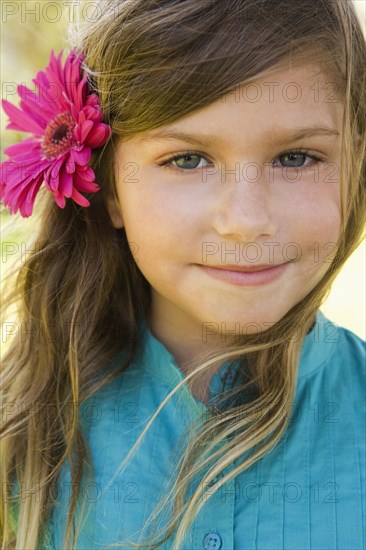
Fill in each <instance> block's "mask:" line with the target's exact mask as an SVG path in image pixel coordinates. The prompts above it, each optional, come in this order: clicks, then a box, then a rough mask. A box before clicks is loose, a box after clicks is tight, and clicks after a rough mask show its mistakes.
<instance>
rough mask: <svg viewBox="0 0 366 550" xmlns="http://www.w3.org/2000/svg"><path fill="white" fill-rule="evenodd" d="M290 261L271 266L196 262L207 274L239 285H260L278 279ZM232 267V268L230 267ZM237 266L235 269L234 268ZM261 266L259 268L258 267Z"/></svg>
mask: <svg viewBox="0 0 366 550" xmlns="http://www.w3.org/2000/svg"><path fill="white" fill-rule="evenodd" d="M288 263H289V262H286V263H283V264H278V265H275V266H273V265H270V266H265V265H261V266H225V268H223V267H222V266H220V267H217V266H206V265H202V264H196V265H197V266H198V267H199V268H200V269H201V270H203V271H205V273H207V275H210V276H211V277H214V278H215V279H219V280H222V281H226V282H229V283H231V284H234V285H238V286H259V285H264V284H268V283H271V282H272V281H275V280H276V279H278V278H279V277H280V276H281V275H282V273H283V272H284V271H285V270H286V267H287V266H288ZM228 268H230V269H228ZM234 268H235V269H234ZM258 268H259V269H258Z"/></svg>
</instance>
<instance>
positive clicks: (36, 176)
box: [0, 48, 111, 218]
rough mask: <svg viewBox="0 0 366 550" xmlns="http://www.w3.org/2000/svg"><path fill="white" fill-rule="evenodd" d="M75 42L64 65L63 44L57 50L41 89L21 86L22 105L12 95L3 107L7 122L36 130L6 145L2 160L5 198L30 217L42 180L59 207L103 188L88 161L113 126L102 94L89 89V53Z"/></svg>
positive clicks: (0, 184) (0, 183)
mask: <svg viewBox="0 0 366 550" xmlns="http://www.w3.org/2000/svg"><path fill="white" fill-rule="evenodd" d="M75 50H76V48H73V49H72V51H71V52H70V54H69V55H68V57H67V59H66V62H65V66H64V67H62V63H61V56H62V53H63V50H61V52H60V54H59V55H58V57H57V58H55V55H54V52H53V50H52V51H51V58H50V63H49V65H48V67H47V68H46V69H45V72H43V71H39V72H38V74H37V77H36V78H34V79H33V82H34V84H35V86H36V88H37V93H34V92H32V91H31V90H30V89H29V88H27V87H26V86H24V85H22V84H20V85H18V86H17V91H18V94H19V96H20V98H21V101H20V108H19V109H18V108H17V107H15V106H14V105H12V104H11V103H10V102H9V101H7V100H2V107H3V109H4V111H5V113H6V114H7V115H8V117H9V121H10V122H9V124H8V125H7V128H9V129H13V130H20V131H23V132H31V133H32V134H33V135H32V137H29V138H27V139H24V140H23V141H22V142H20V143H17V144H15V145H11V146H10V147H7V148H6V149H5V151H4V152H5V153H6V154H7V155H8V156H9V157H10V158H9V159H7V160H6V161H4V162H3V163H1V164H0V199H1V200H2V201H3V202H4V204H5V205H6V206H8V207H9V211H10V213H11V214H13V213H15V212H17V211H18V210H19V211H20V214H21V215H22V216H23V217H25V218H27V217H29V216H30V215H31V214H32V210H33V205H34V201H35V198H36V196H37V193H38V191H39V188H40V186H41V185H42V182H43V181H44V183H45V186H46V187H47V189H48V190H49V191H51V193H53V196H54V199H55V201H56V203H57V204H58V206H60V208H65V204H66V200H65V199H66V198H71V199H72V200H73V201H75V202H76V203H77V204H79V205H81V206H89V205H90V202H89V201H88V200H87V199H86V198H85V197H84V196H83V195H82V194H81V192H88V193H90V192H94V191H98V190H99V189H100V187H99V186H98V185H97V183H95V182H94V179H95V174H94V172H93V170H92V169H91V167H90V166H88V162H89V160H90V157H91V151H92V149H95V148H97V147H101V146H102V145H104V144H105V142H106V141H107V140H108V138H109V137H110V134H111V128H110V126H108V125H107V124H103V122H102V119H103V116H102V113H101V111H100V106H99V98H98V96H97V95H96V94H90V91H89V87H88V82H87V75H86V74H84V75H81V69H80V67H81V63H82V61H83V60H84V58H85V55H84V54H82V53H81V54H79V55H77V54H76V51H75Z"/></svg>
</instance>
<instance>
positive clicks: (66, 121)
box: [42, 111, 76, 158]
mask: <svg viewBox="0 0 366 550" xmlns="http://www.w3.org/2000/svg"><path fill="white" fill-rule="evenodd" d="M74 128H75V121H74V119H73V117H72V115H71V113H69V112H68V111H65V112H64V113H60V114H59V115H57V116H55V118H54V119H53V120H51V122H50V123H49V124H48V126H47V128H46V130H45V132H44V137H43V142H42V150H43V152H44V154H45V155H46V157H47V158H53V157H57V156H58V155H60V154H61V153H64V152H65V151H68V150H70V149H71V148H72V147H74V146H75V145H76V140H75V138H74V136H73V130H74Z"/></svg>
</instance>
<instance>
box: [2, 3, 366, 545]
mask: <svg viewBox="0 0 366 550" xmlns="http://www.w3.org/2000/svg"><path fill="white" fill-rule="evenodd" d="M94 4H96V2H94ZM97 13H98V17H97V18H96V19H95V21H93V22H91V21H89V22H88V24H87V25H86V26H85V25H81V24H80V25H77V26H76V27H75V29H73V30H72V32H71V34H70V43H71V45H72V46H75V45H76V46H77V47H78V48H79V50H80V51H83V52H84V53H85V54H86V58H85V62H84V68H85V70H86V71H87V72H88V74H89V80H90V85H91V86H92V87H93V88H94V89H95V90H96V91H97V93H98V94H99V97H100V101H101V108H102V112H103V113H104V117H105V120H106V121H107V122H108V123H109V124H110V125H111V126H112V129H113V137H112V139H111V140H110V142H109V143H108V144H107V146H106V147H104V148H103V149H102V150H98V151H95V152H94V154H93V157H92V160H91V164H92V167H93V169H94V170H95V173H96V181H97V182H98V183H99V184H100V186H101V190H100V191H99V192H98V193H95V194H94V195H93V196H90V197H88V198H89V199H90V201H91V205H90V207H88V208H82V207H79V206H78V205H75V203H71V201H69V202H68V203H67V204H66V207H65V208H64V209H60V208H59V207H58V206H57V205H56V204H55V202H54V201H53V198H52V195H50V193H48V192H47V191H46V192H44V191H41V192H40V194H39V196H38V198H37V204H36V208H37V209H39V212H41V214H40V221H39V229H38V232H37V235H36V238H35V239H36V242H37V249H36V250H34V251H33V252H32V254H30V255H29V257H28V258H27V260H26V261H25V262H24V264H23V265H21V267H20V268H17V269H16V270H14V271H12V272H11V273H10V274H9V276H8V277H7V279H8V281H7V283H8V286H7V289H8V293H7V295H6V297H5V298H4V310H3V311H4V313H3V319H5V311H7V308H8V307H10V306H12V305H14V304H15V305H16V306H17V310H18V312H19V313H18V314H19V319H20V321H21V322H22V323H23V324H24V325H23V326H25V327H27V331H28V332H30V333H32V335H33V336H32V337H27V338H25V339H24V334H21V333H20V332H19V334H17V335H16V336H15V337H14V339H13V342H12V345H11V347H10V348H9V351H8V352H7V354H6V356H5V358H4V361H3V367H2V389H1V403H2V425H1V443H0V455H1V481H2V484H1V486H2V493H3V494H2V497H3V498H2V504H1V515H0V518H1V519H0V525H1V530H2V548H3V549H5V548H6V549H13V548H36V547H37V545H38V544H39V542H40V540H41V539H42V536H43V529H44V528H45V525H46V523H47V520H48V519H49V517H50V513H51V511H52V500H51V499H50V498H49V495H50V494H51V493H52V488H53V487H54V486H55V484H56V481H57V475H58V473H59V471H60V468H61V466H62V464H63V463H64V461H65V459H66V458H67V457H69V458H70V465H71V475H72V494H71V499H70V513H69V516H68V523H67V532H66V537H65V542H64V544H65V546H64V547H65V548H76V541H77V536H78V534H79V533H76V535H75V533H73V535H74V536H73V540H72V542H70V538H71V534H72V532H73V525H72V524H73V517H74V514H75V511H76V506H77V502H78V498H79V492H80V481H81V479H82V477H83V475H84V465H85V464H87V465H88V466H89V472H90V473H91V475H93V472H92V470H93V467H92V463H91V455H90V451H89V449H88V445H87V442H86V440H85V438H84V436H83V433H82V430H81V429H80V425H79V416H78V410H79V407H80V405H81V404H82V403H83V402H84V401H85V400H86V399H87V398H88V397H90V396H91V395H93V394H94V393H95V392H97V391H98V390H99V389H100V388H101V387H102V386H103V385H105V384H107V383H110V382H111V381H112V380H113V379H115V378H116V377H117V376H120V375H121V373H122V372H124V371H125V370H126V369H127V368H128V366H129V365H130V364H131V362H132V361H134V359H135V358H136V354H137V350H138V349H139V344H140V342H139V332H138V326H139V323H140V321H141V320H143V319H145V318H146V313H147V311H148V309H149V307H150V304H151V290H150V285H149V283H148V282H147V281H146V279H145V278H144V277H143V275H142V273H141V272H140V271H139V269H138V268H137V266H136V262H135V260H134V257H133V254H132V252H131V248H130V246H129V243H128V242H127V238H126V233H125V230H124V229H115V228H114V226H113V224H112V222H111V219H110V216H109V213H108V209H107V206H106V202H107V199H108V198H109V197H111V196H112V197H115V196H116V195H115V193H116V190H115V179H114V171H113V159H114V145H115V142H116V140H117V139H121V138H122V139H126V138H128V137H133V136H134V135H136V134H138V133H139V132H143V131H147V130H150V129H153V128H156V127H158V126H160V125H164V124H168V123H170V122H172V121H174V120H176V119H179V118H180V117H182V116H184V115H186V114H188V113H191V112H193V111H194V110H196V109H199V108H201V107H204V106H206V105H209V104H210V103H212V102H213V101H214V100H216V99H218V98H219V97H221V96H222V95H223V94H225V93H227V92H229V91H231V90H233V89H234V88H235V86H237V85H238V84H242V83H245V82H248V81H249V80H253V79H254V78H255V77H257V76H258V75H263V74H267V73H269V72H270V71H271V70H273V69H274V68H276V67H279V66H281V65H284V64H286V63H287V64H288V63H292V66H294V65H295V64H298V65H301V64H303V63H305V62H307V61H311V62H316V63H318V64H319V65H321V67H322V68H323V69H324V71H325V72H326V73H327V74H329V75H330V76H331V79H332V82H334V83H336V84H337V94H338V96H339V97H340V98H341V100H342V102H343V104H344V117H343V121H342V159H341V171H340V173H341V189H342V190H343V191H346V192H345V193H344V192H342V204H341V207H342V228H341V234H340V237H339V242H338V243H337V250H336V253H335V254H334V258H333V260H332V263H331V264H330V265H329V268H328V270H327V272H326V273H325V274H324V276H323V278H322V279H321V281H319V283H318V284H317V285H316V286H315V287H314V288H313V289H312V290H311V291H310V292H309V293H308V295H307V296H306V297H305V298H303V299H302V300H301V301H300V302H299V303H297V304H296V305H295V306H294V307H293V308H292V309H291V310H290V311H289V312H288V313H287V314H286V315H285V316H284V317H283V318H282V319H281V320H280V321H278V322H277V323H276V324H275V325H274V326H273V327H271V329H270V330H269V331H268V330H267V331H263V332H260V333H258V334H251V335H247V336H245V338H244V337H243V338H241V339H240V341H239V342H238V341H237V340H236V341H235V342H234V341H232V340H230V341H227V342H226V344H225V346H224V348H223V349H218V350H217V353H216V354H215V355H208V356H207V357H206V358H204V359H202V357H200V360H197V361H195V362H194V363H193V365H192V366H193V370H192V374H191V375H190V377H194V376H200V375H201V373H202V372H203V371H204V370H206V369H208V368H209V367H210V365H212V364H213V363H214V362H215V361H217V360H225V361H226V360H231V359H233V360H240V362H241V363H240V365H241V368H242V369H243V372H244V371H245V375H246V382H245V384H240V385H238V386H237V387H235V388H234V389H232V390H230V392H228V393H227V394H225V396H224V395H223V396H222V403H223V399H224V397H225V399H226V398H228V397H231V398H234V397H237V398H238V403H239V404H237V405H236V406H235V407H232V408H225V407H223V408H220V407H217V408H215V409H214V410H211V411H210V414H208V415H207V417H206V418H205V419H204V422H200V423H199V424H197V426H194V429H193V427H192V432H191V435H192V437H190V438H189V440H188V443H187V446H186V448H185V452H184V454H183V456H182V458H181V462H180V464H179V468H178V472H177V476H176V478H175V479H174V480H173V483H172V487H171V489H170V490H169V491H168V492H167V494H166V497H165V499H164V500H162V501H161V503H160V506H159V507H158V508H157V509H156V512H157V513H158V512H160V510H162V509H163V508H164V506H165V504H166V503H167V502H169V501H172V502H173V505H174V506H173V513H172V516H171V520H170V521H169V522H168V524H167V525H166V530H164V531H162V532H159V533H157V538H156V539H154V541H153V540H150V541H149V542H146V544H145V546H143V545H142V543H141V544H138V545H137V547H139V548H143V547H146V548H157V547H158V546H159V545H160V544H162V543H163V542H164V541H166V540H168V538H169V537H170V536H172V535H173V536H174V537H175V539H174V541H173V542H172V543H171V548H174V549H178V548H179V547H180V545H181V544H182V541H183V539H184V536H185V534H186V533H187V530H188V528H189V526H190V524H191V523H192V521H193V520H194V518H195V517H196V515H197V514H198V513H199V510H200V508H201V507H202V505H203V504H204V502H205V500H207V496H205V494H202V490H201V489H202V483H206V484H208V483H210V482H211V481H212V480H213V479H214V477H215V476H216V475H217V474H218V473H219V472H221V471H222V470H223V469H224V468H226V466H227V465H228V464H230V463H232V462H234V460H235V459H237V458H238V457H243V456H245V459H244V460H243V461H242V462H241V463H240V465H239V466H237V467H236V468H235V469H233V470H232V471H231V472H230V474H228V475H226V476H224V477H222V478H221V479H220V480H219V481H218V482H217V483H216V484H215V485H214V487H213V488H211V490H210V494H212V491H213V490H215V489H218V488H219V487H220V486H221V485H222V484H223V483H225V482H226V481H229V480H230V479H231V478H232V477H234V476H236V475H237V474H239V473H240V472H242V471H243V470H245V469H247V468H248V467H249V466H251V465H252V464H253V463H254V462H256V461H257V460H259V459H260V458H261V457H263V456H264V455H265V454H266V453H268V451H269V450H270V449H272V448H273V447H274V446H275V445H276V444H277V443H278V442H279V440H280V438H281V437H282V435H283V433H284V431H285V430H286V427H287V425H288V422H289V418H290V415H291V410H289V406H288V404H289V403H291V402H293V400H294V392H295V387H296V376H297V368H298V362H299V356H300V352H301V347H302V343H303V339H304V337H305V335H306V333H307V331H308V330H309V328H310V326H311V324H312V322H313V319H314V316H315V313H316V311H317V310H318V308H319V307H320V305H321V304H322V303H323V301H324V300H325V298H326V297H327V295H328V293H329V290H330V288H331V285H332V283H333V281H334V279H335V277H336V276H337V274H338V273H339V271H340V269H341V268H342V266H343V264H344V263H345V261H346V260H347V259H348V257H349V256H350V255H351V254H352V252H353V251H354V250H355V249H356V247H357V246H358V245H359V243H360V242H361V240H362V239H363V237H364V229H365V225H364V220H365V183H366V63H365V61H366V44H365V37H364V35H363V33H362V30H361V28H360V24H359V22H358V19H357V17H356V14H355V12H354V8H353V6H352V4H351V2H349V1H347V0H317V2H314V0H303V2H302V3H301V9H299V6H298V3H297V2H294V1H293V0H280V1H278V0H225V2H222V1H221V0H203V1H197V0H185V1H184V2H180V1H179V2H178V1H176V0H124V1H121V0H100V1H99V3H98V10H97ZM15 277H16V279H15ZM298 327H301V331H302V338H300V339H299V338H298V333H296V334H295V332H296V331H297V330H298ZM91 343H92V345H91ZM122 350H124V351H125V352H126V354H125V355H124V361H123V362H122V363H121V364H120V365H119V368H118V370H117V371H115V370H113V371H112V369H108V364H109V363H110V362H111V361H112V359H113V358H114V357H115V356H116V355H117V354H118V353H119V352H121V351H122ZM206 372H207V370H206ZM101 375H102V376H101ZM248 389H251V390H254V391H253V392H252V394H251V395H252V398H251V399H249V400H248V399H247V398H246V399H244V395H247V390H248ZM175 391H176V390H175ZM170 396H171V394H170V395H169V396H168V397H167V399H166V400H165V401H164V403H163V404H162V405H161V406H163V405H164V404H165V402H166V401H167V400H168V399H169V398H170ZM14 404H21V406H20V407H14ZM159 410H160V409H158V411H156V413H155V415H154V417H153V419H152V420H151V422H152V421H153V420H154V418H155V416H156V414H158V412H159ZM45 411H46V412H47V413H46V414H45ZM151 422H150V423H149V424H148V425H147V426H146V429H145V430H144V432H143V433H142V434H141V436H140V438H139V440H138V441H137V442H136V446H137V444H138V443H139V441H140V439H141V437H143V436H144V434H145V433H146V430H147V429H148V428H149V427H150V425H151ZM136 446H134V448H133V449H131V452H130V454H129V456H130V455H131V454H132V453H133V452H134V451H135V450H136V448H137V447H136ZM135 447H136V448H135ZM213 451H215V452H213ZM202 472H204V477H203V478H202V479H200V484H199V487H196V488H194V490H193V492H192V494H190V496H189V498H187V496H188V487H189V483H190V481H191V480H192V478H193V477H194V476H196V475H197V474H200V473H202ZM15 481H16V482H17V483H18V487H23V486H25V487H27V489H28V490H30V488H31V487H32V488H34V490H35V488H37V498H36V499H32V500H31V499H28V498H27V499H25V500H24V499H22V498H21V495H19V494H13V492H12V488H14V485H13V484H14V482H15ZM15 509H16V517H15V516H14V513H15V512H14V510H15ZM154 517H155V516H154ZM156 517H157V516H156ZM149 525H150V526H151V525H152V519H151V518H150V523H149ZM124 543H125V541H124ZM132 543H133V541H131V547H132V546H133V544H132ZM112 546H114V545H112ZM112 546H111V547H112Z"/></svg>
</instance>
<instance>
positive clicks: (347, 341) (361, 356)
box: [335, 326, 366, 373]
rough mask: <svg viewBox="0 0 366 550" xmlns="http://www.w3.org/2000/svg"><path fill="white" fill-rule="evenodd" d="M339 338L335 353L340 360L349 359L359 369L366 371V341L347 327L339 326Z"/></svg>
mask: <svg viewBox="0 0 366 550" xmlns="http://www.w3.org/2000/svg"><path fill="white" fill-rule="evenodd" d="M337 333H338V338H337V345H336V349H335V354H336V356H337V357H338V358H339V360H347V361H349V362H352V363H354V364H355V365H357V366H358V367H359V369H358V370H359V371H360V372H363V373H365V371H366V341H365V340H363V339H362V338H360V336H358V335H357V334H355V333H354V332H352V331H351V330H349V329H347V328H345V327H341V326H340V327H338V329H337Z"/></svg>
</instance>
